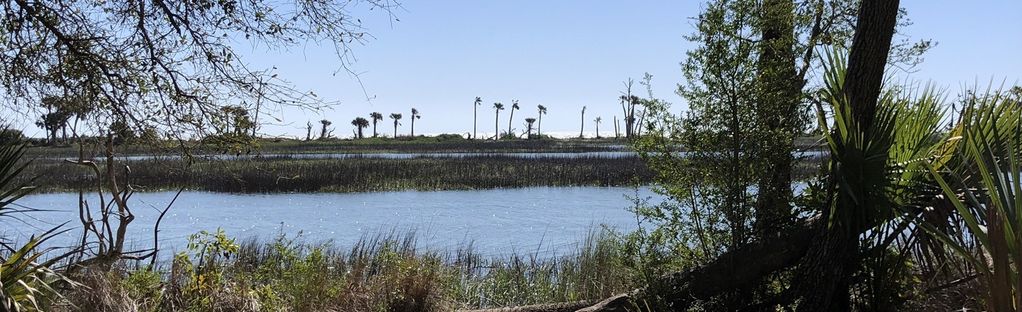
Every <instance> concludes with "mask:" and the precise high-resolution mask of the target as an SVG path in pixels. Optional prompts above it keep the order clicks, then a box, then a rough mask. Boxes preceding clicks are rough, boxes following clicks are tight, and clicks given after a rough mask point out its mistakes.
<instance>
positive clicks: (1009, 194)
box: [921, 92, 1022, 311]
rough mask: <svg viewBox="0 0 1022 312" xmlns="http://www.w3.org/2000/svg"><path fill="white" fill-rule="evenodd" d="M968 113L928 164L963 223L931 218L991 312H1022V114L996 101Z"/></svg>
mask: <svg viewBox="0 0 1022 312" xmlns="http://www.w3.org/2000/svg"><path fill="white" fill-rule="evenodd" d="M976 102H977V103H975V104H973V105H970V106H967V107H966V108H965V113H964V114H963V116H962V118H961V121H960V122H959V123H958V125H957V126H956V127H955V128H953V130H952V133H951V138H950V139H949V140H948V141H947V143H946V145H945V147H946V148H947V150H948V151H949V153H947V154H942V155H938V156H939V157H934V158H932V159H931V160H930V161H929V162H928V163H927V168H928V169H929V173H930V174H931V175H932V178H933V179H934V180H935V181H936V182H937V184H938V185H939V186H940V190H941V192H942V193H943V195H944V198H946V200H947V201H948V202H949V203H950V205H952V207H954V209H953V212H954V214H953V216H957V218H950V219H948V218H940V219H936V218H928V219H924V220H925V221H924V222H923V223H922V224H921V225H922V226H923V227H924V228H925V229H927V230H928V232H929V233H931V234H932V235H934V236H935V237H937V238H938V239H939V240H940V241H941V242H943V243H944V244H945V245H946V246H947V248H950V249H951V250H953V251H954V252H955V253H957V254H958V255H959V256H961V257H963V258H965V259H967V260H968V261H969V262H970V263H971V264H972V265H973V266H974V267H975V268H976V270H978V272H979V273H980V276H981V278H982V280H983V281H984V284H985V286H986V291H987V292H986V293H985V294H984V295H985V298H984V299H985V301H986V305H987V308H988V309H989V310H990V311H1017V310H1018V309H1019V308H1022V299H1019V298H1022V297H1020V296H1022V285H1020V284H1019V283H1018V282H1019V281H1020V280H1022V279H1020V274H1022V269H1020V268H1022V243H1020V242H1022V197H1020V196H1019V194H1022V186H1020V185H1022V183H1020V181H1022V179H1020V177H1022V173H1020V172H1022V166H1020V165H1019V157H1022V138H1020V135H1022V121H1020V118H1022V108H1020V103H1019V98H1018V97H1014V96H1012V95H1011V94H1004V93H1001V92H993V93H989V92H988V95H987V96H983V97H980V98H978V99H977V101H976Z"/></svg>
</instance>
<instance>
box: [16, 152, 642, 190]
mask: <svg viewBox="0 0 1022 312" xmlns="http://www.w3.org/2000/svg"><path fill="white" fill-rule="evenodd" d="M123 164H124V165H126V166H128V167H129V168H131V174H130V175H128V181H129V182H130V183H131V184H132V185H134V186H136V187H137V188H140V189H142V190H161V189H173V188H179V187H185V188H188V189H194V190H204V191H216V192H365V191H392V190H407V189H417V190H451V189H491V188H513V187H530V186H622V185H633V184H634V183H646V182H649V181H650V180H651V179H652V173H651V172H650V171H649V170H648V169H647V168H646V166H645V164H644V163H642V162H641V161H640V160H639V159H638V158H635V157H625V158H571V159H565V158H535V159H524V158H519V157H511V156H477V157H466V158H413V159H380V158H351V159H287V158H272V159H249V160H232V161H221V160H204V161H198V162H196V163H193V164H191V165H188V164H187V162H186V161H183V160H159V161H157V160H137V161H126V162H124V163H123ZM121 171H122V172H121V173H122V174H123V169H122V170H121ZM23 176H25V177H31V176H39V179H38V180H36V183H38V184H40V185H45V186H46V188H45V189H44V190H48V191H62V190H77V189H79V188H83V187H84V188H90V187H93V188H94V185H95V179H96V177H95V174H94V173H93V172H92V171H91V169H89V168H86V167H83V166H78V165H74V164H69V163H65V162H57V161H48V160H37V161H36V162H35V163H33V164H32V165H31V166H30V167H29V168H28V172H26V173H25V174H24V175H23ZM123 177H124V175H122V176H121V177H119V179H120V180H121V181H122V182H123V181H124V178H123Z"/></svg>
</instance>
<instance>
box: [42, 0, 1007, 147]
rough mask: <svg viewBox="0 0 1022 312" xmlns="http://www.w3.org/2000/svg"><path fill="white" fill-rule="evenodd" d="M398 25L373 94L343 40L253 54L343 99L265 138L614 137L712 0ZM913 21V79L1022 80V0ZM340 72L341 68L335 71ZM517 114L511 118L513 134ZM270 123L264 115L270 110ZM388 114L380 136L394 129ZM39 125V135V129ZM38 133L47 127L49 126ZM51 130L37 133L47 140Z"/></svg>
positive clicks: (466, 4) (511, 8) (659, 83)
mask: <svg viewBox="0 0 1022 312" xmlns="http://www.w3.org/2000/svg"><path fill="white" fill-rule="evenodd" d="M402 2H403V3H402V5H403V8H402V9H400V10H398V11H396V12H395V13H396V14H397V17H398V18H399V19H400V21H399V22H393V23H391V22H390V21H389V20H388V19H387V17H386V16H385V15H382V14H379V13H378V12H375V13H371V14H369V15H368V16H362V15H360V16H359V17H361V18H362V20H363V21H365V22H367V27H368V30H369V31H370V33H371V34H373V35H374V36H375V39H373V40H371V41H369V42H368V43H367V44H365V45H364V46H359V47H357V48H356V49H355V56H356V57H357V58H358V60H357V62H356V63H354V64H353V65H352V68H353V69H354V70H356V71H359V72H363V74H362V75H361V78H362V82H363V83H364V85H365V88H366V91H367V92H368V93H369V95H370V96H372V97H373V99H372V100H369V101H367V100H366V97H365V94H364V93H363V91H362V88H361V87H360V86H359V84H358V82H356V81H355V80H354V79H352V78H351V77H349V76H348V75H347V74H345V73H343V72H341V73H336V70H337V69H338V67H339V63H338V61H337V59H336V56H335V55H334V54H333V49H332V47H320V46H316V45H315V44H310V45H307V46H306V47H304V48H301V49H295V50H292V51H289V52H287V53H266V52H265V51H262V50H259V49H254V50H252V51H247V49H246V51H240V52H246V53H251V54H250V58H249V61H250V62H251V63H252V64H253V65H256V66H262V67H269V66H277V67H278V68H279V72H280V73H281V74H282V76H283V77H285V78H287V79H289V80H291V81H292V82H293V83H294V84H295V85H296V86H297V87H299V88H300V89H309V90H313V91H315V92H316V93H318V94H320V95H322V96H323V97H325V98H327V99H331V100H338V101H340V104H339V105H337V106H335V107H333V108H332V109H330V110H326V111H323V112H302V111H290V110H289V111H284V112H281V113H278V114H277V116H278V117H282V118H283V120H284V122H283V125H271V126H265V127H264V128H263V132H265V133H267V134H273V135H279V134H287V135H292V136H304V134H305V130H304V127H305V122H306V121H308V120H312V121H316V120H319V119H323V118H326V119H329V120H332V121H334V125H335V127H336V128H337V130H336V132H335V133H336V134H337V135H341V136H350V135H351V126H350V121H351V120H352V119H353V118H354V117H356V116H363V117H366V116H368V114H369V112H372V111H379V112H382V113H384V115H387V114H389V113H391V112H400V113H403V114H404V115H405V116H406V117H405V120H404V122H403V124H404V125H403V126H402V128H401V132H402V133H405V134H407V131H408V125H409V122H408V120H407V119H408V117H407V116H408V115H409V110H410V108H411V107H416V108H418V109H419V110H420V111H421V112H422V116H423V118H422V119H421V120H418V121H417V122H416V132H417V133H466V132H469V131H471V127H472V100H473V99H474V98H475V97H476V96H481V97H482V98H483V101H484V105H483V106H482V107H480V110H479V113H480V116H479V130H480V132H481V133H482V132H487V133H492V131H493V128H494V116H493V110H492V108H491V106H492V103H493V102H497V101H499V102H503V103H504V104H506V105H507V106H510V103H511V100H512V99H518V100H519V101H520V103H521V106H522V110H521V111H519V112H516V113H515V122H514V127H515V128H517V129H522V128H523V124H522V123H523V120H524V118H525V117H532V116H535V115H536V112H535V110H536V109H535V108H536V105H537V104H544V105H546V106H547V107H549V114H548V115H547V116H545V117H544V127H543V128H544V130H545V131H551V132H555V131H556V132H563V133H577V132H578V126H579V123H580V118H579V110H580V109H581V107H582V106H583V105H586V106H588V107H589V109H588V111H587V113H586V120H587V122H588V123H587V125H586V128H587V131H590V130H592V122H591V120H592V119H593V118H595V117H596V116H602V117H603V119H604V120H605V121H606V123H605V124H604V125H603V126H602V127H601V132H602V134H604V135H606V134H609V133H612V131H613V126H612V125H611V123H610V120H611V118H612V116H613V115H614V114H620V107H619V106H618V103H617V101H616V100H615V98H616V97H617V96H618V95H619V91H620V90H621V89H622V81H624V80H625V79H627V78H628V77H634V78H640V77H642V74H643V73H644V72H649V73H651V74H652V75H653V78H654V88H655V94H656V96H657V97H660V98H663V99H666V100H668V101H670V102H672V103H674V104H675V106H676V107H677V108H678V109H679V110H680V109H681V108H683V106H684V103H683V101H682V100H681V99H680V98H679V97H678V96H677V95H675V94H674V90H675V89H676V86H677V84H678V83H680V82H681V79H682V78H681V72H680V66H679V63H680V62H681V61H682V60H683V58H684V57H685V55H684V52H685V51H686V50H688V49H689V48H691V47H692V45H691V44H689V43H688V42H686V41H685V40H684V39H683V37H682V36H683V35H685V34H689V33H691V32H693V26H692V24H693V22H692V20H691V18H692V17H693V16H695V15H697V14H698V12H699V8H700V5H701V3H703V2H702V1H677V0H670V1H668V0H648V1H581V0H570V1H538V0H518V1H468V0H465V1H453V0H452V1H424V0H403V1H402ZM902 6H903V7H905V8H906V9H907V10H908V12H909V17H910V19H911V20H912V21H914V25H912V26H911V27H909V28H908V29H905V32H906V33H907V35H909V36H912V37H913V38H931V39H934V40H936V41H937V42H939V45H938V46H936V47H935V48H933V49H932V50H931V51H930V52H929V53H928V54H926V56H925V59H926V60H925V62H924V63H923V64H922V65H920V66H919V67H918V68H917V70H918V71H917V72H916V73H914V74H912V75H911V78H912V79H915V80H919V81H932V82H935V83H936V84H938V85H940V86H944V87H947V88H949V91H950V92H951V93H952V95H953V94H955V93H956V92H957V90H958V89H959V88H960V87H961V86H963V85H973V84H975V83H977V82H978V83H979V84H980V85H986V84H987V83H988V82H990V81H991V79H993V80H994V81H995V82H996V83H997V84H1000V83H1001V81H1003V80H1006V82H1007V83H1008V84H1011V83H1016V82H1022V59H1020V58H1019V55H1022V1H1017V0H990V1H940V0H904V1H902ZM335 73H336V75H335ZM507 114H508V111H507V110H505V111H503V112H501V121H500V128H502V129H506V127H507V116H508V115H507ZM264 120H266V119H265V118H264ZM388 122H389V120H384V124H382V125H381V127H382V129H381V132H383V133H391V131H392V128H391V125H390V124H389V123H388ZM33 130H34V129H31V128H30V129H29V130H28V131H27V132H29V133H31V132H32V131H33ZM37 131H39V130H37ZM41 135H42V132H41V131H39V132H38V133H37V136H41Z"/></svg>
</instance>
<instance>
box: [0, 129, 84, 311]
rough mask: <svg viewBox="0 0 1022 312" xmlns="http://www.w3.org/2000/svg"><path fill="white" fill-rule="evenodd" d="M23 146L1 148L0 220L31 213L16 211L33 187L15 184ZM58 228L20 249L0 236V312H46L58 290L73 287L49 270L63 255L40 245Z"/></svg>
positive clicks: (56, 233)
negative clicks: (18, 202) (0, 249)
mask: <svg viewBox="0 0 1022 312" xmlns="http://www.w3.org/2000/svg"><path fill="white" fill-rule="evenodd" d="M24 149H25V147H24V146H23V145H0V218H9V219H14V220H19V217H18V216H17V215H16V214H19V213H25V212H31V211H33V210H32V209H20V208H16V207H18V206H17V205H15V204H14V202H15V201H17V200H18V199H20V198H21V197H24V196H25V195H28V194H29V193H30V192H31V191H32V190H34V189H35V187H33V186H31V185H30V184H29V183H31V181H32V179H29V180H28V181H23V182H22V181H17V180H15V179H16V178H17V177H18V176H19V175H20V174H21V173H22V171H23V170H24V169H25V167H26V166H28V163H25V162H22V161H21V158H22V156H24ZM59 228H60V226H57V227H54V228H52V229H50V230H48V231H46V232H44V233H42V234H40V235H37V236H36V235H33V236H32V237H30V238H29V239H28V241H26V242H25V243H23V244H22V245H14V246H11V245H9V243H8V242H7V241H6V237H3V236H0V243H2V245H3V248H4V250H2V251H0V311H12V312H19V311H46V310H47V309H48V307H49V305H50V303H51V301H53V299H54V298H57V297H59V294H58V293H57V291H56V288H57V287H58V286H70V287H74V286H75V284H74V283H73V282H71V281H70V280H68V279H67V278H65V277H64V276H63V275H62V274H60V273H59V272H57V271H56V270H54V269H52V267H54V266H55V264H56V263H58V262H59V261H61V260H63V259H64V258H65V257H66V255H54V254H50V253H48V252H49V251H50V249H47V248H43V247H42V246H43V244H44V243H45V242H46V241H47V240H49V239H50V238H53V237H54V236H56V235H59V234H61V233H63V232H61V231H58V229H59Z"/></svg>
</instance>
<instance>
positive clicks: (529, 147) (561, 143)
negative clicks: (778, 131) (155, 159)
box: [28, 135, 628, 157]
mask: <svg viewBox="0 0 1022 312" xmlns="http://www.w3.org/2000/svg"><path fill="white" fill-rule="evenodd" d="M181 144H183V146H185V147H187V148H188V149H187V151H188V152H189V153H191V154H222V153H227V154H235V153H243V154H253V155H258V154H303V153H454V152H599V151H616V150H621V149H622V148H626V146H627V145H628V142H627V141H624V140H615V139H552V138H544V139H533V140H500V141H492V140H467V139H464V138H462V137H460V136H452V135H441V136H431V137H426V136H419V137H414V138H413V137H399V138H396V139H394V138H365V139H358V140H355V139H325V140H309V141H305V140H292V139H256V140H253V141H251V142H245V144H244V145H243V146H235V147H233V148H232V147H225V146H218V145H216V144H203V142H196V141H189V142H170V141H165V142H145V144H138V143H135V144H123V145H119V146H117V153H118V154H119V155H152V154H160V155H162V154H170V155H180V154H181V153H182V152H183V151H182V149H181V147H182V145H181ZM101 146H102V144H101V141H98V140H92V141H86V143H85V149H84V150H85V154H86V156H88V157H98V156H100V153H101V152H102V151H103V149H102V148H101ZM78 152H79V148H78V145H77V144H67V145H55V146H33V147H31V148H29V150H28V155H30V156H33V157H77V156H78Z"/></svg>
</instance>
